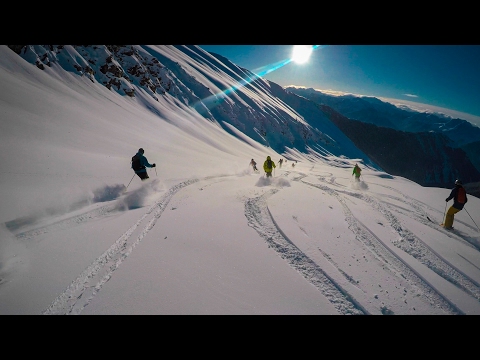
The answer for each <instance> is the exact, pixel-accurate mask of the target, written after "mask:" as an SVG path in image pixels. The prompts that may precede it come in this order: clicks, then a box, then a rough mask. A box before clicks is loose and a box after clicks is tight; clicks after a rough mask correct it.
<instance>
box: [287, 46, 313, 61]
mask: <svg viewBox="0 0 480 360" xmlns="http://www.w3.org/2000/svg"><path fill="white" fill-rule="evenodd" d="M311 53H312V45H293V51H292V61H294V62H296V63H297V64H303V63H306V62H307V61H308V59H309V58H310V54H311Z"/></svg>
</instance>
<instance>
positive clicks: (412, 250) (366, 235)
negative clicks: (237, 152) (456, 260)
mask: <svg viewBox="0 0 480 360" xmlns="http://www.w3.org/2000/svg"><path fill="white" fill-rule="evenodd" d="M319 179H320V180H323V179H322V178H319ZM302 182H303V183H305V184H308V185H310V186H313V187H317V188H319V189H321V190H323V191H325V192H327V193H328V194H330V195H332V196H335V197H336V198H337V200H338V201H339V202H340V203H341V204H342V206H343V207H344V212H345V215H346V218H347V221H348V222H349V224H350V225H351V228H352V229H353V230H354V232H356V233H357V236H358V239H359V240H361V241H363V242H365V244H366V246H367V247H368V248H369V249H370V250H372V251H375V252H377V251H379V250H381V253H378V255H379V256H380V258H385V259H387V264H388V263H389V264H392V263H395V264H396V267H399V268H400V269H401V271H406V272H407V273H410V276H411V277H412V280H414V281H415V282H417V283H418V285H420V286H421V287H422V288H423V289H424V290H428V292H429V293H431V294H432V296H433V297H434V298H432V299H431V300H434V301H435V303H438V304H439V305H440V304H443V305H442V307H444V308H445V309H447V308H450V310H449V312H451V311H452V309H454V310H453V312H454V313H462V312H461V311H460V310H459V309H457V308H456V307H455V306H454V305H453V304H451V302H450V301H448V299H445V298H444V297H443V296H442V295H441V293H438V292H437V291H436V290H435V289H433V288H432V287H431V286H430V285H429V284H428V283H427V282H425V281H424V280H423V279H421V278H420V277H419V275H418V274H416V273H415V272H414V271H413V270H412V269H410V268H409V267H408V265H406V264H404V262H403V261H402V260H401V259H399V258H398V257H397V256H395V255H394V254H392V253H391V251H390V250H388V248H387V247H386V246H385V245H384V244H383V242H382V241H381V240H380V239H378V238H377V237H376V236H375V234H374V233H373V232H372V231H370V230H369V229H368V228H367V227H366V226H365V225H363V224H362V223H361V222H360V221H359V220H358V219H356V218H355V217H354V216H353V215H352V213H351V211H350V210H349V209H348V206H347V205H346V203H345V201H344V200H343V198H342V197H341V196H340V195H339V194H345V195H348V196H351V197H355V198H358V199H360V200H363V201H365V202H367V203H369V204H370V206H371V207H372V208H373V209H374V210H376V211H377V212H379V213H380V214H381V215H383V217H384V218H385V219H386V220H387V221H388V223H389V225H390V226H391V227H392V228H393V229H394V230H395V231H396V232H397V233H398V235H399V236H400V239H399V240H395V241H393V242H392V243H393V245H395V246H396V247H397V248H399V249H401V250H403V251H404V252H406V253H407V254H409V255H411V256H413V257H414V258H415V259H416V260H418V261H419V262H421V263H422V264H424V265H425V266H427V267H428V268H430V269H431V270H432V271H434V272H435V273H437V274H438V275H440V276H441V277H443V278H444V279H445V280H447V281H449V282H450V283H452V284H454V285H455V286H457V287H458V288H460V289H461V290H463V291H464V292H466V293H467V294H468V295H470V296H472V297H474V298H475V299H477V301H478V300H480V285H479V284H478V283H477V282H476V281H475V280H473V279H471V278H470V277H469V276H467V275H466V274H464V273H463V272H462V271H460V270H459V269H457V268H456V267H454V266H453V265H452V264H450V263H449V262H448V261H447V260H445V259H444V258H442V257H441V256H440V255H439V254H438V253H436V252H435V251H434V250H433V249H432V248H431V247H429V246H428V245H427V244H426V243H425V242H424V241H422V240H421V239H420V238H419V237H417V236H416V235H415V234H413V233H412V232H410V231H409V230H408V229H406V228H404V227H402V225H401V223H400V221H399V220H398V219H397V217H395V215H394V214H393V213H392V211H390V210H389V209H391V208H392V207H393V206H392V205H391V204H387V203H383V202H382V203H381V202H379V201H377V200H376V199H375V198H374V197H372V196H370V195H368V194H366V193H356V192H351V191H348V190H334V189H331V188H330V187H328V186H326V185H321V184H312V183H308V182H305V181H302ZM390 189H391V188H390ZM392 190H394V191H397V190H395V189H392ZM402 196H403V198H402V199H399V200H401V201H402V202H406V203H408V204H409V205H410V206H412V207H413V208H414V209H416V210H417V211H418V212H419V213H420V214H421V215H422V216H420V215H416V214H415V215H416V216H417V219H416V220H417V221H419V222H422V223H423V224H425V225H427V226H430V227H432V228H434V229H436V230H438V227H437V226H434V225H433V223H432V222H431V221H429V220H427V219H426V217H427V215H424V214H427V213H426V211H425V210H423V207H422V205H419V204H423V203H420V202H419V201H417V200H415V199H412V198H410V197H408V196H405V195H404V194H402ZM423 205H424V206H425V204H423ZM407 212H408V210H405V215H407ZM411 215H412V213H411V212H408V216H411ZM450 234H451V233H449V236H451V237H455V238H456V240H459V241H464V240H463V239H461V238H459V237H457V236H455V235H454V234H452V235H450ZM405 240H407V241H405ZM465 243H467V244H468V245H469V246H472V245H471V244H470V243H468V242H466V241H465ZM372 244H374V246H372ZM472 247H473V246H472ZM442 299H443V300H442ZM445 303H448V306H447V305H446V304H445Z"/></svg>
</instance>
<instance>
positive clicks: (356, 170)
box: [352, 164, 362, 181]
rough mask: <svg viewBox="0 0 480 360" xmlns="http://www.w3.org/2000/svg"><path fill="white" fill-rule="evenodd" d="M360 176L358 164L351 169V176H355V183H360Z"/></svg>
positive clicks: (360, 171)
mask: <svg viewBox="0 0 480 360" xmlns="http://www.w3.org/2000/svg"><path fill="white" fill-rule="evenodd" d="M361 174H362V169H360V166H358V164H355V167H354V168H353V171H352V176H353V175H355V181H360V175H361Z"/></svg>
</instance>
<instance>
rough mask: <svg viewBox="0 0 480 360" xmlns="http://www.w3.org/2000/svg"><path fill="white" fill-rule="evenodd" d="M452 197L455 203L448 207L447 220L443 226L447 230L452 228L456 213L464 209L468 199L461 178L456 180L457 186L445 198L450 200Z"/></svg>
mask: <svg viewBox="0 0 480 360" xmlns="http://www.w3.org/2000/svg"><path fill="white" fill-rule="evenodd" d="M451 199H453V205H452V206H450V208H449V209H448V211H447V214H446V215H445V222H444V223H443V227H444V228H445V229H447V230H451V229H452V225H453V220H454V218H455V214H456V213H458V212H459V211H460V210H462V209H463V207H464V206H465V204H466V203H467V201H468V199H467V192H466V191H465V189H464V187H463V186H462V182H461V181H460V180H455V187H454V188H453V189H452V191H451V192H450V195H449V196H448V197H447V198H446V199H445V201H447V202H448V201H449V200H451Z"/></svg>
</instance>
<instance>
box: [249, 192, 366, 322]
mask: <svg viewBox="0 0 480 360" xmlns="http://www.w3.org/2000/svg"><path fill="white" fill-rule="evenodd" d="M277 191H279V190H277V189H273V190H271V191H270V192H267V193H266V194H264V195H261V196H259V197H257V198H251V199H248V200H246V202H245V216H246V218H247V220H248V225H249V226H251V227H252V228H254V229H255V230H256V231H257V233H258V234H259V235H260V236H261V237H262V238H263V239H265V241H266V242H267V244H268V245H269V247H271V248H273V249H274V250H275V251H276V252H278V253H279V254H280V256H281V257H282V258H283V259H286V260H287V261H288V262H289V264H290V265H291V266H292V267H293V268H294V269H296V270H297V271H299V272H300V273H301V274H302V275H303V276H304V277H305V278H306V279H307V280H308V281H309V282H311V283H312V284H313V285H315V286H316V287H317V288H318V289H319V290H320V291H321V292H322V294H323V295H325V297H326V298H327V299H328V300H329V301H330V302H331V303H332V304H333V306H334V307H335V308H336V309H337V311H338V312H339V313H340V314H343V315H363V314H367V312H366V311H365V309H363V307H362V306H361V305H360V304H358V303H356V302H355V300H354V299H353V298H352V297H351V296H350V295H349V294H348V293H347V292H346V291H345V290H343V289H342V288H341V287H340V286H338V285H337V284H336V283H335V281H334V280H332V279H331V278H330V277H328V275H327V274H326V273H325V272H324V271H323V270H322V269H321V268H320V267H319V266H318V265H317V264H316V263H315V262H314V261H312V260H311V259H310V258H309V257H308V256H307V255H305V254H304V253H303V252H302V251H301V250H300V249H299V248H298V247H297V246H295V244H293V243H292V242H291V241H290V240H289V239H288V238H287V236H285V234H283V232H282V231H281V230H280V228H279V227H278V226H277V224H276V223H275V220H274V219H273V217H272V215H271V213H270V211H269V210H268V206H267V199H268V197H269V196H271V195H273V194H275V193H276V192H277Z"/></svg>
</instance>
